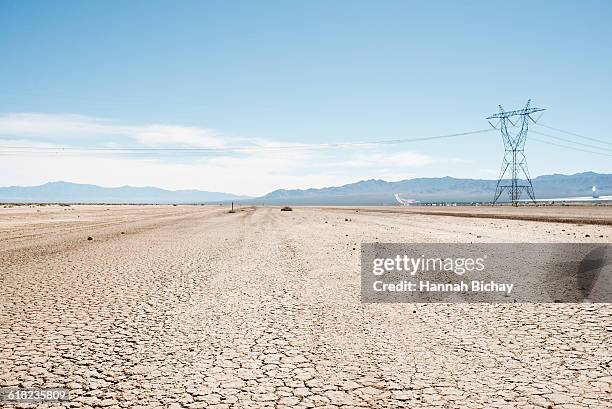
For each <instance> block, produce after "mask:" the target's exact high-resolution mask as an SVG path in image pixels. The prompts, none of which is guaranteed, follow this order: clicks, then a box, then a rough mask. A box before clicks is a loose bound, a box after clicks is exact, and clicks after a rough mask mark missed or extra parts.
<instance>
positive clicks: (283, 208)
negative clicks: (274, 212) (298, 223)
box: [281, 206, 293, 212]
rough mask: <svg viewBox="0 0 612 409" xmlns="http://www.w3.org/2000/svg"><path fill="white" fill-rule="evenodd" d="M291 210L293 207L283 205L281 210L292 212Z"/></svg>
mask: <svg viewBox="0 0 612 409" xmlns="http://www.w3.org/2000/svg"><path fill="white" fill-rule="evenodd" d="M291 211H293V209H292V208H291V207H289V206H283V207H281V212H291Z"/></svg>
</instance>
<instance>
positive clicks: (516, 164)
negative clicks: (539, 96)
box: [487, 100, 544, 206]
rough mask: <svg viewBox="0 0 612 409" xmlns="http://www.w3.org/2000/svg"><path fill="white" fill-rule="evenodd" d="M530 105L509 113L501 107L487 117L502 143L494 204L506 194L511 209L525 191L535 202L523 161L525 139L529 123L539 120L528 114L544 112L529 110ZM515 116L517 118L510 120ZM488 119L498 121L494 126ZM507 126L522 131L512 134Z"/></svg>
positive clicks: (534, 109)
mask: <svg viewBox="0 0 612 409" xmlns="http://www.w3.org/2000/svg"><path fill="white" fill-rule="evenodd" d="M530 105H531V100H528V101H527V105H525V108H523V109H519V110H516V111H510V112H506V111H504V109H503V108H502V106H501V105H500V106H499V113H497V114H493V115H491V116H489V117H488V118H487V120H489V124H491V126H492V127H493V128H495V129H499V130H500V131H501V135H502V140H503V141H504V160H503V161H502V166H501V172H500V174H499V179H498V180H497V187H496V189H495V197H494V198H493V203H496V202H497V200H498V199H499V197H500V196H501V194H502V193H503V192H504V191H507V192H508V196H510V201H511V202H512V204H513V205H514V206H518V202H519V200H520V198H521V194H522V193H523V191H525V192H527V195H528V196H529V198H530V199H531V200H532V201H533V202H534V203H535V193H534V191H533V184H532V183H531V178H530V177H529V169H527V159H526V158H525V140H526V139H527V131H528V130H529V121H531V122H533V123H534V124H535V123H536V122H537V121H538V120H539V119H540V118H539V117H538V119H533V118H532V117H531V115H532V114H534V113H536V112H541V111H544V109H543V108H531V107H530ZM540 116H542V114H540ZM514 117H518V118H516V119H515V121H513V120H512V119H513V118H514ZM491 119H498V122H497V124H495V125H493V124H492V123H491V121H490V120H491ZM508 123H510V125H512V128H514V127H518V126H520V127H521V128H520V130H519V131H518V132H517V133H515V134H514V135H513V134H511V133H510V131H508ZM523 177H524V179H523Z"/></svg>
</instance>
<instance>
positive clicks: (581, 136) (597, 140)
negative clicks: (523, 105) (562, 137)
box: [536, 124, 612, 145]
mask: <svg viewBox="0 0 612 409" xmlns="http://www.w3.org/2000/svg"><path fill="white" fill-rule="evenodd" d="M536 125H538V126H541V127H544V128H548V129H550V130H553V131H557V132H562V133H564V134H567V135H572V136H577V137H578V138H584V139H588V140H590V141H593V142H598V143H603V144H605V145H612V142H608V141H602V140H601V139H597V138H592V137H590V136H584V135H580V134H577V133H574V132H570V131H564V130H563V129H559V128H554V127H552V126H548V125H544V124H536Z"/></svg>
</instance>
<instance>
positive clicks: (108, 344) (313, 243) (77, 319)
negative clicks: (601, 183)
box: [0, 206, 612, 409]
mask: <svg viewBox="0 0 612 409" xmlns="http://www.w3.org/2000/svg"><path fill="white" fill-rule="evenodd" d="M559 211H560V212H562V211H563V210H559ZM606 212H607V213H605V212H604V213H605V214H604V216H601V215H599V213H598V215H599V216H598V217H603V218H604V219H606V220H608V221H609V220H612V214H611V213H612V211H611V210H607V211H606ZM600 213H601V212H600ZM598 223H599V222H597V221H596V222H593V224H580V223H575V222H573V223H560V222H550V221H545V220H542V221H534V220H512V219H502V218H495V219H492V218H466V217H454V216H446V215H435V214H418V213H411V212H388V211H387V212H382V211H381V212H379V211H377V210H376V209H370V210H360V209H342V208H318V209H317V208H296V209H294V211H293V212H280V211H279V209H278V208H267V207H259V208H243V209H241V211H239V212H237V213H235V214H229V213H227V209H226V208H220V207H213V206H176V207H174V206H71V207H59V206H46V207H18V208H9V209H0V284H1V293H0V387H21V388H29V387H49V388H53V387H61V388H67V389H69V390H70V395H71V396H70V401H67V402H61V403H45V404H43V405H39V406H46V407H54V406H61V407H75V408H90V407H92V408H99V407H107V408H138V407H141V408H268V407H269V408H313V407H325V408H356V407H359V408H362V407H367V408H464V407H465V408H515V407H518V408H532V407H537V408H568V409H569V408H610V407H612V393H611V387H612V305H610V304H540V305H528V304H503V305H501V304H500V305H491V304H454V305H448V304H418V305H417V304H362V303H361V302H360V289H359V288H360V269H359V256H360V254H359V247H360V243H361V242H374V241H380V242H471V241H474V242H476V241H482V242H581V241H590V242H593V241H598V242H606V243H609V242H611V241H612V226H610V225H609V223H608V225H606V224H605V223H604V224H598ZM587 235H588V237H587ZM88 236H89V237H91V238H92V240H88V239H87V238H88ZM4 404H5V405H6V406H11V405H13V404H9V403H4ZM20 405H21V406H22V407H33V406H36V405H35V404H20Z"/></svg>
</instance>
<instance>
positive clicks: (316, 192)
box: [250, 172, 612, 205]
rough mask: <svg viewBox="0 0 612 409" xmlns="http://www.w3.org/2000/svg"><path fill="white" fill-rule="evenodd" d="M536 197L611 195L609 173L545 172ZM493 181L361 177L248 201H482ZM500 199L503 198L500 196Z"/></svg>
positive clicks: (536, 185)
mask: <svg viewBox="0 0 612 409" xmlns="http://www.w3.org/2000/svg"><path fill="white" fill-rule="evenodd" d="M532 182H533V187H534V190H535V194H536V197H537V198H542V199H545V198H560V197H574V196H590V195H591V194H592V192H591V188H592V187H593V186H594V185H595V186H597V189H598V191H599V192H600V194H601V195H610V194H612V174H600V173H593V172H585V173H576V174H574V175H560V174H554V175H545V176H539V177H537V178H535V179H533V180H532ZM496 184H497V180H485V179H456V178H452V177H448V176H447V177H443V178H417V179H406V180H401V181H399V182H386V181H384V180H380V179H371V180H364V181H361V182H357V183H351V184H348V185H344V186H338V187H326V188H322V189H306V190H284V189H280V190H275V191H273V192H271V193H268V194H267V195H265V196H262V197H259V198H256V199H253V200H251V201H250V202H252V203H269V204H336V205H357V204H361V205H381V204H382V205H384V204H395V203H396V200H395V198H394V195H395V193H400V194H401V196H402V197H404V198H408V199H414V200H419V201H423V202H441V201H456V202H482V201H487V202H488V201H491V200H493V195H494V193H495V187H496ZM501 200H502V201H505V200H507V197H505V195H504V196H502V197H501Z"/></svg>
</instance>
